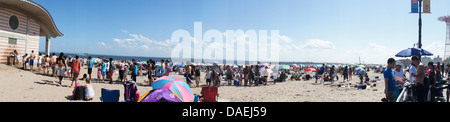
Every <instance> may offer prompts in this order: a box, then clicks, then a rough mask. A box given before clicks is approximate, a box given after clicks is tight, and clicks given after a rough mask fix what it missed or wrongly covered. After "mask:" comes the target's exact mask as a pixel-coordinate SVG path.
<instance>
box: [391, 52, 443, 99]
mask: <svg viewBox="0 0 450 122" xmlns="http://www.w3.org/2000/svg"><path fill="white" fill-rule="evenodd" d="M411 61H412V64H411V66H410V67H409V69H408V70H407V72H409V79H408V78H406V75H405V74H406V72H403V71H402V68H401V67H402V63H401V62H396V61H395V59H393V58H389V59H388V61H387V69H386V70H384V72H383V76H384V81H385V89H386V90H385V95H386V100H385V101H387V102H395V101H396V100H397V98H398V96H399V94H400V93H401V92H402V91H403V89H405V87H409V88H410V90H409V92H410V93H409V94H412V101H415V102H436V101H437V99H436V98H435V97H436V96H443V95H442V93H443V89H444V88H447V101H448V100H449V90H450V89H448V87H443V85H445V84H446V83H447V81H448V80H449V79H448V78H447V79H446V80H444V79H445V74H447V75H449V73H448V70H445V69H444V65H441V64H440V62H438V63H437V65H434V62H428V64H427V65H423V64H422V63H421V60H420V59H419V58H418V57H417V56H413V57H411ZM394 68H395V69H394ZM447 77H448V76H447ZM439 88H440V89H439Z"/></svg>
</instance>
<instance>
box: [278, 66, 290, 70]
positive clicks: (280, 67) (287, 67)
mask: <svg viewBox="0 0 450 122" xmlns="http://www.w3.org/2000/svg"><path fill="white" fill-rule="evenodd" d="M280 69H290V67H289V66H288V65H279V66H278V70H280Z"/></svg>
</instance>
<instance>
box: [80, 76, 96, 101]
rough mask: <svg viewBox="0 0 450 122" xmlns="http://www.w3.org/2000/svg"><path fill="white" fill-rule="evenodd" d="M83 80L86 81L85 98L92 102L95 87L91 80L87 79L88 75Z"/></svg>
mask: <svg viewBox="0 0 450 122" xmlns="http://www.w3.org/2000/svg"><path fill="white" fill-rule="evenodd" d="M83 78H84V79H86V89H85V92H84V96H85V99H86V100H92V99H93V98H94V95H95V93H94V87H93V86H92V84H91V79H90V78H87V75H86V74H84V75H83Z"/></svg>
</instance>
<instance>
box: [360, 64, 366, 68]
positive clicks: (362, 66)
mask: <svg viewBox="0 0 450 122" xmlns="http://www.w3.org/2000/svg"><path fill="white" fill-rule="evenodd" d="M358 67H361V68H366V66H364V65H359V66H358Z"/></svg>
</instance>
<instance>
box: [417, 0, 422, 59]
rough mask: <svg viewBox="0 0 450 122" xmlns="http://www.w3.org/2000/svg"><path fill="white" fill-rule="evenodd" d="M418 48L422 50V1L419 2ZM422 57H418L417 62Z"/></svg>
mask: <svg viewBox="0 0 450 122" xmlns="http://www.w3.org/2000/svg"><path fill="white" fill-rule="evenodd" d="M418 46H419V48H422V0H419V43H418ZM421 58H422V57H421V56H419V60H420V59H421Z"/></svg>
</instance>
